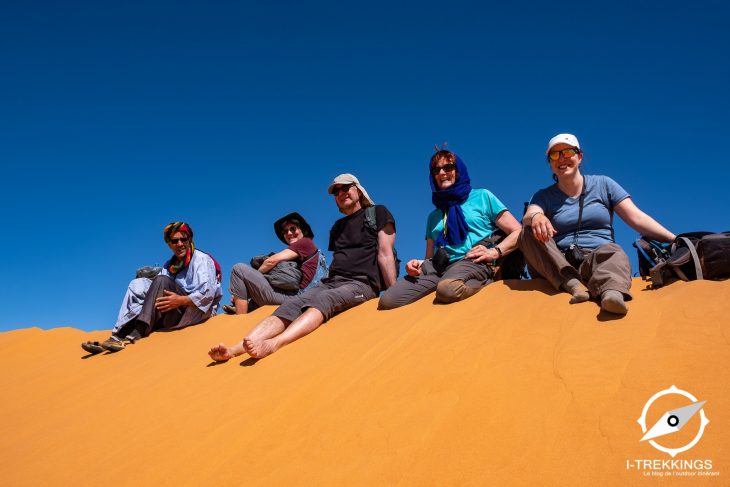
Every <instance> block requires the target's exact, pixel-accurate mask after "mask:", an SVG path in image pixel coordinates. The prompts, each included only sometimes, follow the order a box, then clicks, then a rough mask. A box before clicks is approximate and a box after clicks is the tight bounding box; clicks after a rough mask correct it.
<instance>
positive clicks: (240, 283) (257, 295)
mask: <svg viewBox="0 0 730 487" xmlns="http://www.w3.org/2000/svg"><path fill="white" fill-rule="evenodd" d="M229 291H230V292H231V294H232V295H233V296H235V297H236V298H238V299H251V301H253V302H254V303H256V304H257V305H259V306H264V305H267V304H282V303H284V301H286V300H287V299H288V298H290V297H291V296H296V295H297V292H296V291H282V290H280V289H276V288H275V287H272V286H271V284H269V281H267V280H266V278H265V277H264V275H263V274H261V273H260V272H259V271H257V270H256V269H254V268H252V267H250V266H247V265H246V264H236V265H234V266H233V269H232V270H231V281H230V289H229Z"/></svg>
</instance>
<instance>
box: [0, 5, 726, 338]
mask: <svg viewBox="0 0 730 487" xmlns="http://www.w3.org/2000/svg"><path fill="white" fill-rule="evenodd" d="M728 25H730V7H728V5H727V3H726V2H721V1H705V2H696V3H693V4H692V8H691V9H690V8H688V4H687V3H685V2H625V1H617V2H601V3H596V2H559V3H555V2H544V3H543V2H534V3H533V2H520V3H514V4H511V5H506V4H504V3H502V2H500V3H499V4H497V5H492V4H490V3H489V2H461V1H453V2H407V3H401V2H398V3H390V2H388V3H380V2H358V3H352V2H313V3H307V2H256V3H253V2H251V3H248V2H216V1H209V2H192V1H189V2H172V1H166V2H161V1H157V0H152V1H145V2H138V1H134V0H132V1H129V2H122V3H120V2H104V1H102V2H99V1H96V2H74V1H65V2H37V1H32V0H31V1H27V2H13V3H10V2H5V3H4V4H3V7H2V15H0V54H1V56H0V63H2V76H0V161H1V164H2V166H1V167H2V178H0V204H1V205H0V208H1V210H0V211H1V212H2V213H1V216H2V237H1V238H0V249H1V250H2V254H3V255H4V256H5V266H4V272H3V276H4V278H3V279H2V283H1V284H0V286H1V288H0V291H1V292H0V296H2V298H1V299H2V307H0V309H1V311H0V330H7V329H14V328H25V327H30V326H40V327H43V328H50V327H56V326H74V327H77V328H81V329H86V330H95V329H109V328H111V326H112V325H113V324H114V321H115V319H116V315H117V312H118V309H119V304H120V301H121V298H122V296H123V293H124V290H125V288H126V285H127V283H128V281H129V280H130V279H131V278H132V277H133V276H134V271H135V269H136V268H137V267H140V266H143V265H149V264H155V263H158V264H161V263H162V262H163V261H164V260H166V258H167V257H168V256H169V250H168V249H167V247H166V245H165V244H164V242H163V240H162V228H163V227H164V225H165V224H167V223H168V222H170V221H173V220H185V221H187V222H189V223H190V224H191V226H192V227H193V229H194V230H195V241H196V245H197V246H198V248H200V249H203V250H206V251H208V252H210V253H211V254H213V255H214V256H215V258H216V259H217V260H218V261H219V262H220V263H221V265H222V267H223V269H224V281H225V282H226V286H225V287H226V288H227V279H228V276H229V270H230V267H231V266H232V265H233V264H235V263H236V262H247V261H248V259H249V258H250V257H251V256H252V255H253V254H257V253H261V252H265V251H269V250H277V249H279V248H281V244H280V242H279V241H278V240H277V239H276V237H275V236H274V235H273V232H272V226H271V225H272V222H273V221H274V220H275V219H276V218H278V217H279V216H281V215H283V214H285V213H287V212H289V211H294V210H296V211H299V212H301V213H302V214H303V215H304V216H305V217H306V218H307V219H308V220H309V221H310V223H311V224H312V226H313V228H314V231H315V236H316V237H315V241H316V242H317V243H318V244H319V245H320V246H322V247H326V243H327V235H328V232H329V227H330V226H331V224H332V222H333V221H334V220H335V219H337V218H339V216H340V214H339V213H338V212H337V209H336V207H335V205H334V202H333V201H332V198H331V197H329V196H328V195H327V194H326V188H327V186H328V184H329V182H330V181H331V179H332V178H333V177H334V176H335V175H337V174H339V173H342V172H352V173H354V174H356V175H357V176H358V177H359V178H360V180H361V182H362V183H363V185H364V186H365V187H366V188H367V190H368V191H369V193H370V195H371V196H372V197H373V199H375V200H376V202H377V203H382V204H385V205H387V206H388V207H389V208H390V210H391V211H392V213H393V214H394V216H395V218H396V221H397V242H396V246H397V248H398V251H399V254H400V256H401V257H402V258H403V259H404V260H407V259H408V258H412V257H421V256H422V255H423V252H424V241H423V235H424V231H425V221H426V215H427V214H428V212H429V211H431V209H432V206H431V201H430V192H429V186H428V181H427V179H426V178H427V177H428V176H427V161H428V158H429V157H430V155H431V154H432V151H433V145H434V144H436V143H439V144H440V143H442V142H444V141H448V147H449V148H451V149H452V150H454V151H456V152H457V153H459V155H460V156H461V157H462V159H463V160H464V161H465V162H466V164H467V165H468V167H469V172H470V174H471V176H472V184H473V186H474V187H486V188H488V189H490V190H491V191H492V192H494V193H495V194H496V195H497V196H498V197H499V198H500V199H501V200H502V201H503V202H504V203H505V204H506V205H507V206H508V207H509V208H510V209H511V210H513V212H514V213H516V214H521V212H522V203H523V202H524V201H527V200H529V198H530V197H531V195H532V194H533V193H534V192H535V191H536V190H537V189H539V188H541V187H544V186H547V185H548V184H550V182H551V180H550V171H549V168H548V165H547V164H546V163H545V161H544V150H545V145H546V143H547V140H548V139H549V138H550V137H551V136H553V135H555V134H556V133H559V132H572V133H575V134H576V135H577V136H578V138H579V139H580V141H581V143H582V145H583V147H584V149H585V159H584V166H583V167H584V172H586V173H590V174H607V175H609V176H611V177H613V178H614V179H615V180H617V181H618V182H619V183H620V184H621V185H622V186H624V188H626V189H627V190H628V192H629V193H630V194H631V195H632V197H633V198H634V200H635V202H636V203H637V204H638V205H639V207H640V208H642V209H643V210H645V211H646V212H648V213H650V214H651V215H652V216H654V217H655V218H657V219H658V220H659V221H661V222H662V223H664V224H665V225H666V226H667V227H669V228H670V229H671V230H673V231H674V232H677V233H679V232H683V231H693V230H711V231H721V230H728V229H730V219H729V218H728V212H727V205H726V204H724V203H725V195H726V194H727V190H726V189H725V188H726V186H727V182H726V179H727V177H728V175H729V174H730V171H729V170H728V158H727V156H726V151H727V146H728V134H730V121H729V116H728V114H730V96H729V95H728V86H730V56H729V54H730V30H729V29H728V28H727V26H728ZM616 229H617V234H616V236H617V240H618V242H619V243H620V244H621V245H622V246H624V248H625V249H626V250H627V251H628V252H629V254H630V255H631V256H632V260H634V261H635V255H634V254H635V252H634V251H633V248H631V247H630V244H631V242H632V240H633V239H634V238H635V233H634V232H633V231H632V230H631V229H629V228H628V227H627V226H626V225H624V224H623V223H621V222H618V223H617V224H616ZM228 297H229V295H228V293H227V292H226V294H225V298H224V299H225V300H227V299H228Z"/></svg>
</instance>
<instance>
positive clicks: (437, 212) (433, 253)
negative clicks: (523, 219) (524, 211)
mask: <svg viewBox="0 0 730 487" xmlns="http://www.w3.org/2000/svg"><path fill="white" fill-rule="evenodd" d="M428 182H429V184H430V186H431V202H432V203H433V205H434V206H435V207H436V209H434V210H433V211H432V212H431V213H430V214H429V216H428V220H427V223H426V258H425V259H424V260H420V259H412V260H410V261H408V263H407V264H406V272H407V273H408V275H407V276H406V277H404V278H403V279H399V280H398V281H397V282H396V283H395V284H394V285H393V286H391V287H390V288H388V289H387V290H386V291H385V292H384V293H383V294H382V295H381V296H380V302H379V304H378V309H393V308H398V307H400V306H404V305H406V304H410V303H412V302H414V301H416V300H418V299H420V298H422V297H424V296H426V295H427V294H430V293H432V292H434V291H436V297H435V300H434V301H435V302H436V303H444V304H445V303H453V302H456V301H461V300H463V299H466V298H468V297H469V296H472V295H474V294H476V293H477V292H478V291H479V290H480V289H482V288H483V287H484V286H486V285H487V284H489V283H491V282H493V281H494V279H495V277H496V275H497V270H498V269H499V265H500V264H501V262H502V261H503V260H502V259H503V257H504V256H506V255H507V254H509V253H510V252H512V251H513V250H515V249H516V248H517V238H518V237H519V234H520V228H521V226H520V224H519V223H518V221H517V220H516V219H515V217H514V216H512V214H511V213H510V212H509V211H508V210H507V207H506V206H504V204H502V202H501V201H500V200H499V199H498V198H497V197H496V196H494V194H492V193H491V192H490V191H489V190H487V189H473V188H472V187H471V179H470V178H469V171H468V170H467V167H466V164H464V161H462V160H461V158H460V157H459V156H458V155H456V154H454V153H453V152H451V151H448V150H443V149H442V150H439V151H437V152H436V153H435V154H434V155H433V156H432V157H431V160H430V161H429V166H428ZM499 234H501V235H502V237H503V238H502V239H501V240H499V238H498V237H497V235H499ZM497 242H498V243H497Z"/></svg>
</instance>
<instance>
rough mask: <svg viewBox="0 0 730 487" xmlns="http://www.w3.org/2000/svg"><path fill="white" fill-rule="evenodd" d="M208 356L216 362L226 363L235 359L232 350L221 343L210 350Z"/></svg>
mask: <svg viewBox="0 0 730 487" xmlns="http://www.w3.org/2000/svg"><path fill="white" fill-rule="evenodd" d="M208 355H210V358H212V359H213V360H215V361H216V362H225V361H226V360H230V359H232V358H233V357H235V355H234V354H233V352H232V351H231V349H230V348H228V347H226V346H225V345H224V344H223V343H219V344H218V345H216V346H215V347H212V348H211V349H210V350H208Z"/></svg>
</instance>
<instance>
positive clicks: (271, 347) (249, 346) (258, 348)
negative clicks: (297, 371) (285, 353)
mask: <svg viewBox="0 0 730 487" xmlns="http://www.w3.org/2000/svg"><path fill="white" fill-rule="evenodd" d="M243 346H244V348H245V349H246V353H247V354H249V355H250V356H252V357H253V358H264V357H268V356H269V355H271V354H272V353H274V352H276V351H277V350H279V347H278V346H277V344H276V342H275V341H274V340H273V339H269V340H262V341H260V342H255V341H253V340H252V339H250V338H244V339H243Z"/></svg>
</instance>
